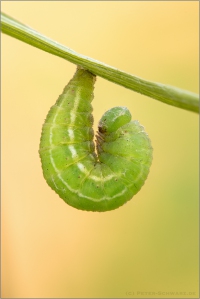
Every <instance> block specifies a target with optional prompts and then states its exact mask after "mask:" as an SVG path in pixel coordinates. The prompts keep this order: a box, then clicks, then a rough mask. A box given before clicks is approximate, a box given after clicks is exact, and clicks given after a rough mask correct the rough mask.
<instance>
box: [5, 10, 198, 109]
mask: <svg viewBox="0 0 200 299" xmlns="http://www.w3.org/2000/svg"><path fill="white" fill-rule="evenodd" d="M1 31H2V32H3V33H5V34H7V35H10V36H12V37H14V38H16V39H19V40H21V41H23V42H25V43H27V44H29V45H32V46H34V47H36V48H39V49H41V50H43V51H46V52H48V53H51V54H53V55H56V56H59V57H61V58H64V59H66V60H68V61H70V62H72V63H74V64H76V65H80V66H82V67H84V68H85V69H88V70H89V71H91V72H92V73H93V74H95V75H97V76H100V77H102V78H104V79H107V80H109V81H111V82H114V83H116V84H119V85H121V86H124V87H126V88H129V89H131V90H133V91H136V92H138V93H141V94H143V95H146V96H149V97H151V98H154V99H156V100H159V101H161V102H163V103H166V104H169V105H172V106H176V107H179V108H182V109H185V110H189V111H194V112H197V113H198V112H199V96H198V94H195V93H192V92H190V91H187V90H183V89H179V88H176V87H173V86H169V85H164V84H161V83H155V82H150V81H147V80H144V79H141V78H138V77H136V76H133V75H130V74H127V73H125V72H123V71H120V70H118V69H116V68H114V67H111V66H109V65H106V64H104V63H102V62H100V61H97V60H94V59H92V58H89V57H87V56H84V55H81V54H78V53H76V52H75V51H73V50H71V49H69V48H67V47H65V46H63V45H61V44H59V43H57V42H55V41H53V40H51V39H50V38H48V37H46V36H44V35H42V34H41V33H39V32H37V31H35V30H34V29H32V28H30V27H28V26H26V25H23V24H22V23H20V22H18V21H16V20H15V19H13V18H11V17H9V16H7V15H6V14H4V13H1Z"/></svg>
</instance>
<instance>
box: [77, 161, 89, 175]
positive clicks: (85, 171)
mask: <svg viewBox="0 0 200 299" xmlns="http://www.w3.org/2000/svg"><path fill="white" fill-rule="evenodd" d="M77 166H78V169H79V170H80V171H81V172H82V173H84V174H86V175H89V173H90V172H89V171H88V170H87V169H86V168H85V165H83V164H82V163H80V162H78V163H77Z"/></svg>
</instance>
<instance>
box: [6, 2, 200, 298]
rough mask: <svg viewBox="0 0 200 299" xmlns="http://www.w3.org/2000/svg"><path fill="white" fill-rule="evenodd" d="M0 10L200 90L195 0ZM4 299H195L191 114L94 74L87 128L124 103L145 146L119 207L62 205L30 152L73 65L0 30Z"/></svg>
mask: <svg viewBox="0 0 200 299" xmlns="http://www.w3.org/2000/svg"><path fill="white" fill-rule="evenodd" d="M1 4H2V11H3V12H5V13H7V14H8V15H10V16H12V17H13V18H15V19H17V20H19V21H21V22H22V23H24V24H27V25H28V26H30V27H32V28H34V29H35V30H37V31H39V32H41V33H42V34H44V35H46V36H48V37H50V38H52V39H53V40H56V41H57V42H59V43H61V44H64V45H66V46H68V47H70V48H71V49H73V50H75V51H77V52H78V53H82V54H84V55H87V56H89V57H92V58H94V59H97V60H100V61H102V62H105V63H107V64H109V65H111V66H114V67H116V68H119V69H121V70H124V71H126V72H129V73H131V74H133V75H136V76H139V77H142V78H144V79H147V80H151V81H156V82H161V83H164V84H170V85H174V86H177V87H180V88H183V89H187V90H190V91H192V92H195V93H198V82H199V77H198V66H199V60H198V58H199V56H198V53H199V48H198V46H199V38H198V35H199V32H198V28H199V26H198V25H199V24H198V21H199V20H198V18H199V13H198V6H199V3H198V1H197V2H194V1H191V2H190V1H146V2H145V1H141V2H140V1H130V2H125V1H124V2H123V1H119V2H117V1H116V2H114V1H111V2H106V1H105V2H104V1H97V2H96V1H91V2H90V1H88V2H85V1H83V2H82V1H74V2H73V1H71V2H68V1H60V2H59V1H58V2H56V1H51V2H50V1H10V2H2V3H1ZM1 62H2V91H1V92H2V94H1V95H2V298H77V297H81V298H86V297H87V298H98V297H102V298H113V297H114V298H122V297H124V298H174V297H175V298H198V150H199V149H198V115H197V114H195V113H192V112H187V111H184V110H181V109H179V108H175V107H171V106H168V105H166V104H163V103H160V102H158V101H156V100H153V99H151V98H148V97H146V96H142V95H139V94H137V93H134V92H133V91H130V90H127V89H125V88H123V87H120V86H118V85H115V84H113V83H111V82H108V81H106V80H104V79H101V78H98V79H97V82H96V87H95V99H94V101H93V107H94V119H95V123H94V129H95V130H96V128H97V123H98V120H99V119H100V117H101V115H102V114H103V113H104V112H105V111H106V110H107V109H109V108H111V107H113V106H118V105H123V106H127V107H128V108H129V109H130V111H131V113H132V117H133V119H138V120H139V121H140V123H141V124H142V125H143V126H144V127H145V129H146V131H147V132H148V134H149V136H150V138H151V141H152V145H153V148H154V159H153V164H152V167H151V170H150V174H149V177H148V179H147V181H146V183H145V185H144V186H143V188H142V189H141V191H140V192H139V193H138V194H137V195H136V196H135V197H134V198H133V199H132V200H131V201H130V202H128V203H127V204H126V205H124V206H123V207H121V208H119V209H117V210H115V211H111V212H105V213H93V212H83V211H79V210H76V209H74V208H72V207H70V206H68V205H67V204H66V203H64V201H63V200H62V199H60V198H59V197H58V195H57V194H56V193H55V192H54V191H52V190H51V189H50V188H49V186H48V185H47V184H46V182H45V180H44V178H43V175H42V169H41V165H40V159H39V155H38V148H39V140H40V134H41V127H42V124H43V122H44V119H45V117H46V114H47V112H48V110H49V108H50V107H51V106H52V105H53V104H54V103H55V101H56V99H57V97H58V95H59V94H60V93H61V92H62V90H63V88H64V86H65V85H66V84H67V83H68V81H69V80H70V79H71V77H72V76H73V74H74V72H75V69H76V66H75V65H73V64H71V63H70V62H68V61H65V60H63V59H61V58H58V57H56V56H53V55H51V54H48V53H45V52H43V51H41V50H39V49H36V48H34V47H31V46H29V45H27V44H25V43H22V42H21V41H18V40H16V39H14V38H11V37H9V36H6V35H5V34H2V59H1Z"/></svg>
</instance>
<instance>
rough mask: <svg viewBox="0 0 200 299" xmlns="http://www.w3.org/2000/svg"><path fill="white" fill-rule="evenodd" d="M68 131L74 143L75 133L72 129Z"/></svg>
mask: <svg viewBox="0 0 200 299" xmlns="http://www.w3.org/2000/svg"><path fill="white" fill-rule="evenodd" d="M67 131H68V134H69V138H70V141H74V131H73V130H72V129H68V130H67Z"/></svg>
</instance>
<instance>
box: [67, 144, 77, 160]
mask: <svg viewBox="0 0 200 299" xmlns="http://www.w3.org/2000/svg"><path fill="white" fill-rule="evenodd" d="M68 148H69V150H70V152H71V154H72V158H75V157H77V156H78V155H77V151H76V149H75V148H74V146H73V145H69V146H68Z"/></svg>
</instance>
